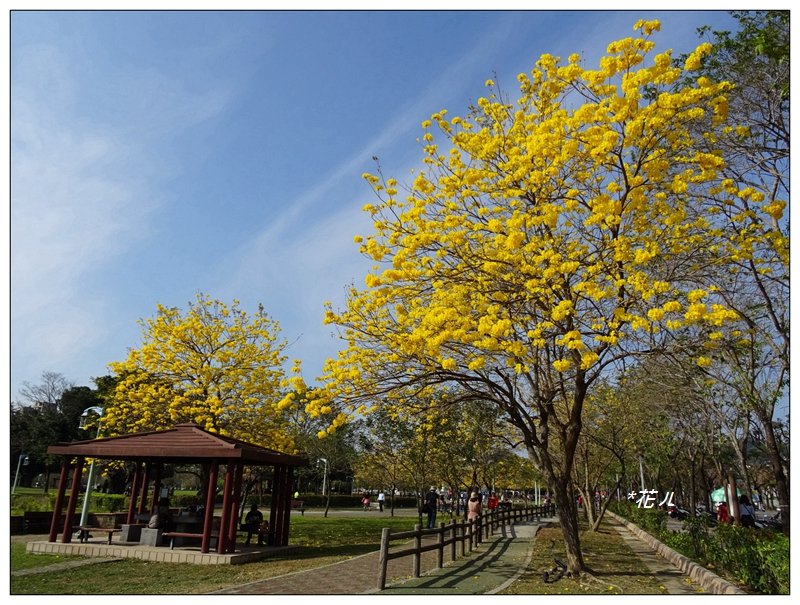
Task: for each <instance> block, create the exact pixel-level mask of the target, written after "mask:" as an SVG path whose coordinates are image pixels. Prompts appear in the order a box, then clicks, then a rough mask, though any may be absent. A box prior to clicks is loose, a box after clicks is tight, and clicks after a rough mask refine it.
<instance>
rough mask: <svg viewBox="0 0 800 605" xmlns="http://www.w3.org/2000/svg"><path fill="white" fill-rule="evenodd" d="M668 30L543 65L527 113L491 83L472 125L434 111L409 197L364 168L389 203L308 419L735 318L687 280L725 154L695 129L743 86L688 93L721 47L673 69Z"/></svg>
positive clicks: (526, 92)
mask: <svg viewBox="0 0 800 605" xmlns="http://www.w3.org/2000/svg"><path fill="white" fill-rule="evenodd" d="M659 28H660V25H659V24H658V23H657V22H652V21H648V22H645V21H641V22H639V23H637V24H636V28H635V29H636V31H638V32H639V35H638V36H634V37H630V38H625V39H622V40H618V41H616V42H613V43H611V44H610V45H609V46H608V54H607V56H606V57H604V58H603V59H601V60H600V62H599V65H598V67H597V68H596V69H591V70H590V69H585V68H584V67H583V66H582V65H581V61H580V57H579V56H578V55H572V56H570V57H569V59H568V61H567V63H566V64H563V63H562V62H561V60H560V59H559V58H558V57H555V56H552V55H544V56H542V57H541V58H540V59H539V61H538V62H537V63H536V66H535V67H534V69H532V70H531V72H530V73H528V74H520V76H519V77H518V81H519V83H520V96H519V99H518V100H517V101H516V103H514V104H511V103H509V102H507V101H505V100H504V99H503V98H501V97H499V96H498V95H496V94H494V93H493V92H492V91H493V89H494V83H493V82H491V81H490V82H487V86H488V87H489V89H490V94H489V95H488V96H487V97H485V98H481V99H479V100H478V102H477V104H476V107H475V110H474V112H473V113H471V114H469V115H468V116H460V117H453V118H449V117H448V114H447V112H446V111H444V110H443V111H440V112H437V113H436V114H434V115H433V116H431V119H430V120H426V121H425V122H424V123H423V128H424V129H425V137H424V138H423V141H424V146H423V148H424V153H425V157H424V159H423V162H424V168H423V169H422V170H421V171H420V172H419V173H418V174H417V175H416V178H415V180H414V182H413V185H412V188H411V194H410V195H408V196H407V197H406V198H405V199H398V198H397V197H396V195H395V193H396V189H395V188H392V192H391V193H390V192H389V191H388V190H386V189H385V188H383V185H381V184H380V179H379V178H378V177H376V176H373V175H369V174H367V175H365V178H366V179H367V181H368V182H370V183H371V184H372V186H373V189H374V191H375V194H376V196H377V197H378V199H379V203H377V204H370V205H369V207H368V208H367V209H366V210H367V211H368V212H369V213H370V214H371V216H372V217H373V220H374V231H373V233H371V234H368V235H366V236H363V237H362V236H359V237H358V240H357V243H358V244H359V246H360V249H361V251H362V253H364V254H365V255H367V256H369V257H370V258H372V259H373V260H374V261H376V265H375V267H374V269H373V271H371V272H370V273H369V274H368V275H367V277H366V280H365V284H366V288H365V289H356V288H354V289H352V290H351V292H350V295H349V297H348V302H347V307H346V308H345V309H343V310H341V311H334V310H333V309H332V308H331V307H330V306H329V307H328V308H327V310H326V316H325V321H326V322H328V323H331V324H335V325H338V326H340V327H341V328H342V330H343V336H344V339H345V341H346V342H347V347H346V348H345V349H343V350H342V351H341V352H340V353H339V356H338V358H337V359H331V360H328V362H327V364H326V367H325V376H324V377H323V380H324V387H323V388H322V389H320V390H319V392H318V393H317V396H316V397H315V398H314V399H313V400H312V401H310V402H309V409H310V410H314V409H318V408H320V407H321V406H324V405H330V403H331V402H332V401H361V400H363V399H365V398H367V397H374V396H375V395H376V394H380V393H385V392H388V391H389V390H391V389H392V388H396V387H398V385H409V384H415V381H418V382H421V383H422V382H424V381H425V380H442V379H444V378H443V377H446V376H452V375H453V374H459V375H464V374H474V375H477V376H485V375H486V374H487V373H488V372H500V373H502V372H504V371H505V369H509V370H511V371H513V372H514V373H515V374H517V375H520V374H523V375H532V374H533V373H536V376H537V378H536V379H535V380H539V379H541V378H540V376H541V372H550V371H551V370H552V371H554V372H556V373H561V374H564V373H569V372H573V373H587V372H591V371H598V370H599V369H600V368H601V367H602V365H603V363H604V362H605V360H606V359H607V358H608V357H609V356H610V353H613V352H614V351H615V350H616V348H617V347H618V346H619V345H620V343H622V342H623V341H625V342H626V343H627V345H626V346H628V347H633V348H635V344H631V343H635V342H636V339H638V338H640V337H641V335H642V334H644V335H653V334H656V333H658V332H659V331H660V330H666V329H680V328H682V327H685V326H688V325H691V324H693V323H710V324H713V325H721V324H722V323H723V322H725V321H728V320H729V319H730V318H731V317H733V316H735V313H733V312H732V311H730V310H729V309H727V308H725V307H724V306H721V305H720V304H717V302H718V301H715V300H714V297H713V296H711V295H710V294H709V292H707V291H700V290H697V289H696V288H694V289H690V288H689V287H687V286H686V285H685V284H687V283H690V281H691V279H690V277H691V276H690V275H686V274H681V273H680V272H679V271H680V270H684V268H685V270H686V271H692V262H691V258H692V256H693V254H694V253H695V252H696V251H697V250H702V249H703V248H704V247H705V246H707V245H708V243H709V242H708V237H709V235H708V233H709V222H708V220H707V219H706V218H705V217H703V216H702V215H700V214H699V213H696V212H692V211H691V204H692V201H693V199H695V197H696V196H697V195H698V194H699V193H700V192H701V191H703V190H704V189H707V188H708V187H710V186H712V185H713V184H714V183H715V182H716V181H717V180H718V173H719V170H720V169H721V167H722V166H723V165H724V162H723V160H722V158H721V157H720V156H718V155H716V154H714V153H711V152H704V153H699V152H698V150H697V149H696V148H695V145H694V140H695V139H694V137H695V133H696V131H697V129H699V128H711V129H715V128H721V127H722V126H721V123H722V120H723V119H724V117H725V110H726V103H725V94H726V92H727V91H728V90H729V89H730V85H729V84H728V83H724V82H722V83H714V82H711V81H709V80H708V79H707V78H698V79H696V83H695V84H694V85H692V86H687V87H683V88H678V87H677V86H676V82H677V81H678V79H679V78H680V77H681V75H682V74H684V73H686V72H687V71H691V70H693V69H695V68H696V67H697V65H698V62H699V61H700V60H701V59H702V57H703V56H704V55H705V54H706V53H707V52H708V50H709V49H708V47H706V46H705V45H701V46H700V47H698V48H697V49H696V50H695V52H694V53H692V54H691V56H690V58H689V60H687V61H686V64H685V65H683V66H678V65H675V63H674V61H673V60H672V58H671V55H670V53H669V52H665V53H660V54H655V55H653V50H654V46H655V43H654V42H653V41H652V40H650V35H651V34H652V33H653V32H657V31H658V30H659ZM434 127H438V130H439V133H440V136H441V137H443V139H444V141H445V143H446V145H445V146H444V148H446V149H447V151H445V152H443V151H441V150H440V146H439V144H437V142H436V139H435V137H433V136H432V132H431V131H432V129H433V128H434ZM428 135H431V136H428ZM772 210H773V211H775V212H777V209H772ZM675 267H678V268H679V270H675ZM432 377H436V378H435V379H434V378H432ZM531 380H534V378H533V377H531Z"/></svg>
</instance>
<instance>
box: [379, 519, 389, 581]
mask: <svg viewBox="0 0 800 605" xmlns="http://www.w3.org/2000/svg"><path fill="white" fill-rule="evenodd" d="M391 531H392V530H391V528H389V527H384V528H383V530H382V531H381V555H380V559H379V561H378V590H383V589H384V588H386V566H387V565H388V563H389V558H388V557H387V556H386V555H387V554H388V552H389V533H390V532H391Z"/></svg>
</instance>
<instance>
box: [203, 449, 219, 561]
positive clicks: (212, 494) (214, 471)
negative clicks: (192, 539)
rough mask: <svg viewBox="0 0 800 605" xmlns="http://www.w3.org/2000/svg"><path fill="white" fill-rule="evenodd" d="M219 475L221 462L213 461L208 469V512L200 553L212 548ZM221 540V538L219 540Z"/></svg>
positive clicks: (204, 523)
mask: <svg viewBox="0 0 800 605" xmlns="http://www.w3.org/2000/svg"><path fill="white" fill-rule="evenodd" d="M218 473H219V462H218V461H217V460H212V461H211V464H210V465H209V469H208V484H207V485H206V510H205V519H204V520H203V541H202V543H201V545H200V552H201V553H207V552H208V550H209V547H210V546H211V533H212V531H213V529H214V502H215V500H216V495H217V475H218ZM217 540H219V538H217Z"/></svg>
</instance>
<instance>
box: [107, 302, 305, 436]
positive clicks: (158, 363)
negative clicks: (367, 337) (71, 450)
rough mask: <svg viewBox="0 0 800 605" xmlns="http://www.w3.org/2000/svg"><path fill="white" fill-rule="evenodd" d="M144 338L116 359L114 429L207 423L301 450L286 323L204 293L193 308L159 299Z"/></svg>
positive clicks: (110, 411)
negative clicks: (287, 372)
mask: <svg viewBox="0 0 800 605" xmlns="http://www.w3.org/2000/svg"><path fill="white" fill-rule="evenodd" d="M140 323H141V326H142V344H141V346H140V347H139V348H136V349H131V350H130V352H129V354H128V358H127V359H126V360H124V361H119V362H114V363H111V364H110V365H109V367H110V368H111V370H112V371H113V372H114V374H115V375H116V377H117V379H118V382H117V386H116V389H115V390H114V392H113V395H112V396H111V397H110V400H109V402H108V405H107V407H106V409H105V413H104V416H103V426H104V429H105V431H106V433H107V434H110V435H113V434H123V433H130V432H137V431H145V430H157V429H163V428H168V427H171V426H173V425H175V424H176V423H180V422H196V423H197V424H199V425H200V426H201V427H203V428H205V429H206V430H209V431H213V432H216V433H219V434H222V435H228V436H231V437H235V438H237V439H243V440H245V441H249V442H251V443H256V444H260V445H264V446H266V447H270V448H273V449H277V450H280V451H285V452H291V451H293V448H294V444H293V439H292V434H291V430H290V422H291V421H292V415H291V408H292V407H293V406H292V402H293V399H292V398H291V397H289V396H287V395H285V394H284V393H282V389H284V388H285V387H287V386H288V384H287V382H286V381H285V378H284V372H283V369H282V364H283V363H284V361H285V359H286V358H285V356H284V355H283V350H284V348H285V346H286V343H285V341H283V340H281V339H280V337H279V333H280V327H279V325H278V323H277V322H276V321H274V320H272V319H270V318H269V317H268V316H267V314H266V313H265V312H264V309H263V308H262V307H260V306H259V309H258V312H257V313H255V314H253V315H248V314H247V313H246V312H245V311H244V310H242V309H240V308H239V303H238V301H234V302H233V304H232V305H230V306H229V305H226V304H225V303H223V302H221V301H218V300H213V299H211V298H209V297H207V296H205V295H203V294H198V295H197V297H196V299H195V300H194V302H192V303H190V304H189V307H188V309H187V310H186V312H183V311H181V310H180V309H178V308H168V307H164V306H162V305H159V306H158V311H157V314H156V316H155V317H154V318H152V319H147V320H143V321H141V322H140Z"/></svg>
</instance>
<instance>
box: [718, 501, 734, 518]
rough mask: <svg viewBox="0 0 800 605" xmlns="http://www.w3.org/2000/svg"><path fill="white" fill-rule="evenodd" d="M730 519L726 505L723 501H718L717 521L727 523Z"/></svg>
mask: <svg viewBox="0 0 800 605" xmlns="http://www.w3.org/2000/svg"><path fill="white" fill-rule="evenodd" d="M730 520H731V517H730V515H729V514H728V505H727V504H726V503H725V502H720V503H719V506H717V522H719V523H729V522H730Z"/></svg>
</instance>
